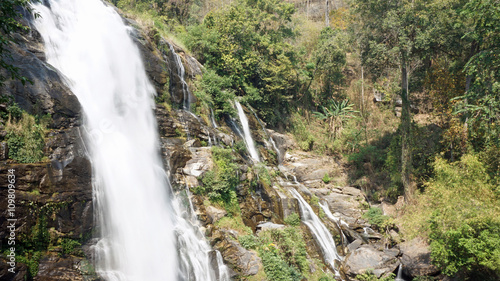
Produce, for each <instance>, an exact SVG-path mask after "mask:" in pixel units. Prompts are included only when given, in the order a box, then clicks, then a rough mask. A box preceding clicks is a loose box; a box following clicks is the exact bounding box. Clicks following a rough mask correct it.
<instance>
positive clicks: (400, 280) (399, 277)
mask: <svg viewBox="0 0 500 281" xmlns="http://www.w3.org/2000/svg"><path fill="white" fill-rule="evenodd" d="M394 281H405V279H404V278H403V265H402V264H400V265H399V266H398V275H396V279H394Z"/></svg>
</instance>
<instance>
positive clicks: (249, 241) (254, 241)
mask: <svg viewBox="0 0 500 281" xmlns="http://www.w3.org/2000/svg"><path fill="white" fill-rule="evenodd" d="M238 241H239V242H240V244H241V246H243V247H244V248H245V249H249V250H251V249H252V250H253V249H256V248H257V246H259V242H260V241H259V239H258V238H257V237H256V236H255V235H253V234H249V235H243V236H239V237H238Z"/></svg>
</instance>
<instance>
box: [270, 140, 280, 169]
mask: <svg viewBox="0 0 500 281" xmlns="http://www.w3.org/2000/svg"><path fill="white" fill-rule="evenodd" d="M269 141H270V142H271V144H272V145H273V148H274V151H276V156H278V163H281V162H282V159H281V153H280V150H279V149H278V147H277V146H276V143H275V142H274V140H273V138H272V137H271V136H270V137H269Z"/></svg>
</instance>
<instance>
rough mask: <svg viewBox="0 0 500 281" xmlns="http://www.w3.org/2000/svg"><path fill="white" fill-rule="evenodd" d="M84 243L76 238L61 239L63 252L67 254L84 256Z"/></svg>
mask: <svg viewBox="0 0 500 281" xmlns="http://www.w3.org/2000/svg"><path fill="white" fill-rule="evenodd" d="M81 247H82V244H81V243H80V242H78V241H76V240H73V239H68V238H63V239H61V248H62V252H63V254H65V255H75V256H82V255H83V251H82V249H81Z"/></svg>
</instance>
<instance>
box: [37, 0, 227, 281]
mask: <svg viewBox="0 0 500 281" xmlns="http://www.w3.org/2000/svg"><path fill="white" fill-rule="evenodd" d="M44 3H46V5H47V6H48V7H50V8H48V7H47V6H44V5H42V4H36V5H34V8H35V9H36V10H37V11H38V12H39V13H40V15H41V17H40V18H39V19H37V20H36V21H35V27H36V28H37V29H38V31H39V32H40V33H41V35H42V37H43V39H44V42H45V46H46V53H47V54H46V55H47V60H48V62H49V63H50V64H51V65H53V66H54V67H56V68H57V69H58V70H59V71H61V72H62V73H63V74H64V75H65V76H66V77H67V78H68V84H69V85H68V86H70V88H71V89H72V91H73V93H74V94H75V95H76V96H77V97H78V99H79V101H80V103H81V105H82V107H83V111H84V113H85V120H84V121H85V127H84V128H85V130H86V132H87V134H86V136H85V137H86V141H87V142H88V144H89V145H88V147H89V157H90V159H91V162H92V168H93V186H94V200H95V206H96V220H97V221H98V224H99V226H100V232H101V233H100V237H99V238H100V240H99V242H98V243H97V244H96V246H95V254H96V271H97V273H98V274H99V275H100V276H101V277H103V278H104V279H105V280H112V281H114V280H126V281H129V280H130V281H143V280H148V281H157V280H179V279H180V280H196V281H202V280H203V281H215V280H229V277H228V274H227V269H226V268H225V266H224V265H223V264H222V263H219V265H218V266H217V267H218V268H217V269H218V270H217V271H214V270H213V269H212V267H211V266H210V256H209V255H210V253H213V251H212V250H211V249H210V247H209V246H208V244H207V242H206V241H205V239H204V237H203V235H202V234H201V232H200V231H199V228H198V227H197V225H196V219H195V218H194V217H193V216H194V215H193V214H192V212H188V211H187V209H188V208H186V207H185V206H184V205H183V204H181V201H180V199H178V198H177V199H174V200H173V204H172V201H171V199H170V193H171V192H170V191H171V187H170V183H169V180H168V177H167V176H166V173H165V170H164V169H163V167H162V161H161V158H160V154H159V142H158V139H159V136H158V133H157V125H156V120H155V117H154V115H153V111H152V108H153V106H154V103H153V95H154V88H153V87H152V86H151V84H150V83H149V81H148V78H147V76H146V72H145V70H144V66H143V63H142V60H141V56H140V54H139V50H138V48H137V47H136V46H135V45H134V43H133V41H132V40H131V38H130V36H129V32H130V31H131V29H130V28H128V27H126V26H125V25H124V24H123V20H122V19H121V18H120V16H119V15H118V14H117V13H116V11H115V10H114V9H113V8H111V7H107V6H106V5H105V4H104V3H103V2H102V1H101V0H47V1H44ZM188 213H190V214H191V215H187V214H188ZM176 241H177V246H179V249H178V248H177V247H176ZM178 257H180V259H178ZM215 259H216V260H217V261H216V263H217V262H220V261H221V258H220V254H217V255H216V257H215Z"/></svg>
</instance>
